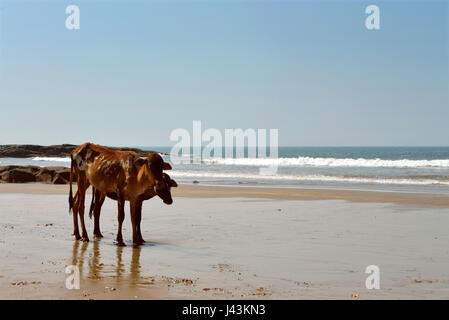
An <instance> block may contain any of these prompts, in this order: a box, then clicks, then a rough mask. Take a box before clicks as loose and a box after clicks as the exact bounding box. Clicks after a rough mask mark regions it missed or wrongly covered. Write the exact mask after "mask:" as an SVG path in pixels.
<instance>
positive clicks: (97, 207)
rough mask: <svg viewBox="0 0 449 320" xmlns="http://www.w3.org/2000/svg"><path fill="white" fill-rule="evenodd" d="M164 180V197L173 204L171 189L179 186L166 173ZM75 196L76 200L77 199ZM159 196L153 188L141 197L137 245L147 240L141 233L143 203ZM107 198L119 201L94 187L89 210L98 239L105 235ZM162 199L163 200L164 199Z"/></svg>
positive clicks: (110, 194) (138, 209) (114, 195)
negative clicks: (102, 219) (103, 212)
mask: <svg viewBox="0 0 449 320" xmlns="http://www.w3.org/2000/svg"><path fill="white" fill-rule="evenodd" d="M162 175H163V179H164V181H165V183H166V185H167V187H168V188H167V192H168V194H167V195H164V198H165V199H167V200H168V202H171V200H170V199H171V191H170V189H171V188H176V187H177V186H178V184H177V183H176V181H175V180H173V179H171V178H170V176H169V175H168V174H166V173H165V172H164V173H163V174H162ZM76 196H77V195H76V194H75V198H76ZM155 196H157V194H156V193H155V191H154V189H153V188H149V189H147V190H146V191H145V193H144V194H142V195H140V196H139V201H138V203H137V206H136V232H137V243H136V244H143V243H145V240H143V237H142V233H141V231H140V221H141V218H142V203H143V201H145V200H149V199H151V198H153V197H155ZM106 197H108V198H110V199H112V200H117V193H114V192H108V193H106V194H105V193H102V192H100V191H99V190H96V189H95V188H94V187H92V201H91V204H90V208H89V218H91V219H92V216H94V236H95V237H97V238H103V235H102V234H101V231H100V214H101V207H102V206H103V203H104V200H105V199H106ZM164 198H161V199H164Z"/></svg>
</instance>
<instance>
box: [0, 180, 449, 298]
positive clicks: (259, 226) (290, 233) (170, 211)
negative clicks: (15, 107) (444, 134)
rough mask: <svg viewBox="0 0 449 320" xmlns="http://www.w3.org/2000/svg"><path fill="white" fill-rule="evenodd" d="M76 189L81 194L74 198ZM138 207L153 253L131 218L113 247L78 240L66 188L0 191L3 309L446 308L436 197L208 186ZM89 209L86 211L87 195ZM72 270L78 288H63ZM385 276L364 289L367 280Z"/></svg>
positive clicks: (441, 207)
mask: <svg viewBox="0 0 449 320" xmlns="http://www.w3.org/2000/svg"><path fill="white" fill-rule="evenodd" d="M75 188H76V187H75ZM172 191H173V197H174V203H173V204H172V205H170V206H167V205H164V204H163V203H162V201H161V200H160V199H159V198H154V199H152V200H149V201H146V202H145V203H144V206H143V214H142V216H143V218H142V234H143V237H144V239H145V240H146V243H145V244H144V245H142V246H140V247H133V246H132V243H131V227H130V226H131V223H130V221H129V211H128V207H127V208H126V217H125V223H124V229H123V232H124V233H123V236H124V240H125V243H126V244H127V246H126V247H118V246H116V245H114V238H115V234H116V231H117V222H116V220H117V213H116V212H117V207H116V203H115V202H114V201H112V200H106V201H105V204H104V206H103V209H102V216H101V229H102V233H103V235H104V238H102V239H101V240H94V239H93V236H92V231H93V221H92V220H90V219H89V218H88V217H87V214H86V227H87V229H88V232H89V236H90V238H91V241H90V242H89V243H83V242H80V241H75V240H74V238H73V236H72V235H71V233H72V230H73V224H72V217H71V215H69V213H68V203H67V195H68V186H67V185H45V184H0V218H1V220H0V226H1V234H0V247H1V250H0V257H1V260H2V261H4V263H2V266H1V269H0V283H1V286H0V288H1V289H0V298H1V299H203V298H204V299H233V298H234V299H237V298H239V299H441V298H442V299H444V298H446V299H447V298H449V249H448V246H447V244H448V243H449V234H448V232H447V226H448V224H449V214H448V213H449V198H448V197H447V196H446V195H438V194H430V193H410V192H408V193H405V192H385V191H378V192H376V191H365V190H332V189H299V188H265V187H263V188H262V187H235V186H223V187H220V186H204V185H187V184H182V185H180V186H179V187H178V188H176V189H173V190H172ZM88 193H89V195H88V197H87V199H86V203H88V202H89V201H90V191H89V192H88ZM69 265H73V266H76V267H77V268H78V269H79V274H80V289H79V290H77V289H73V290H69V289H67V287H66V279H67V277H68V276H69V275H68V274H66V273H65V271H66V267H67V266H69ZM369 265H376V266H378V267H379V270H380V289H367V288H366V286H365V280H366V278H367V277H368V276H369V274H367V273H365V269H366V267H367V266H369Z"/></svg>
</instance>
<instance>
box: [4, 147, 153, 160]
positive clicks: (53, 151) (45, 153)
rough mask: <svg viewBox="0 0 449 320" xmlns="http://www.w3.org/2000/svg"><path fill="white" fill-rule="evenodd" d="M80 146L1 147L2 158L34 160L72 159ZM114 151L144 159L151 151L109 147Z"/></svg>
mask: <svg viewBox="0 0 449 320" xmlns="http://www.w3.org/2000/svg"><path fill="white" fill-rule="evenodd" d="M77 146H78V145H75V144H59V145H52V146H40V145H35V144H4V145H0V158H32V157H61V158H62V157H70V153H71V152H72V150H73V149H75V148H76V147H77ZM108 148H110V149H112V150H123V151H134V152H136V153H137V154H138V155H140V156H142V157H144V156H146V155H147V154H148V152H150V151H144V150H141V149H138V148H117V147H108Z"/></svg>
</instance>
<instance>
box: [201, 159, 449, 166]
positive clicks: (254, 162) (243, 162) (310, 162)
mask: <svg viewBox="0 0 449 320" xmlns="http://www.w3.org/2000/svg"><path fill="white" fill-rule="evenodd" d="M203 162H204V163H211V164H222V165H240V166H276V165H277V166H280V167H372V168H379V167H383V168H449V159H436V160H409V159H402V160H385V159H364V158H359V159H351V158H343V159H339V158H312V157H298V158H237V159H233V158H223V159H205V160H204V159H203Z"/></svg>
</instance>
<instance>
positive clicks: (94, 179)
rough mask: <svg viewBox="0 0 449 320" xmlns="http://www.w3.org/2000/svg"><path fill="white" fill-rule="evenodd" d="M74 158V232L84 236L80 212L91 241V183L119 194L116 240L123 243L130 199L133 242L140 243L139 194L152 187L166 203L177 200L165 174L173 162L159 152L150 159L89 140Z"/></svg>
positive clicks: (104, 191)
mask: <svg viewBox="0 0 449 320" xmlns="http://www.w3.org/2000/svg"><path fill="white" fill-rule="evenodd" d="M71 159H72V161H71V170H70V193H69V206H70V209H72V208H73V222H74V232H73V234H74V235H75V237H76V238H77V239H80V238H81V237H80V234H79V230H78V221H77V216H78V214H79V216H80V222H81V230H82V240H83V241H89V237H88V235H87V231H86V227H85V224H84V202H85V196H86V190H87V188H89V186H90V185H92V186H93V187H94V188H95V189H96V190H98V191H99V192H102V193H105V194H107V193H115V194H116V195H117V202H118V232H117V238H116V241H117V243H118V244H119V245H124V242H123V237H122V224H123V220H124V218H125V209H124V207H125V201H126V200H127V201H129V202H130V209H131V223H132V227H133V242H135V243H139V242H140V240H141V239H138V236H137V234H138V233H137V229H138V228H137V225H136V222H137V216H136V212H137V209H138V206H139V201H140V198H139V196H140V195H143V194H144V193H145V192H146V190H147V189H150V188H151V189H153V190H154V192H155V193H156V194H157V195H159V196H160V197H161V198H162V199H163V201H164V202H165V203H166V204H171V203H172V202H173V200H172V199H171V195H170V194H169V192H167V189H168V186H167V184H166V182H165V181H164V179H163V175H162V170H164V169H165V170H170V169H171V166H170V164H168V163H166V162H164V161H163V159H162V157H161V156H160V155H159V154H157V153H155V152H151V153H149V154H148V157H147V158H146V159H142V158H140V157H139V156H138V154H137V153H135V152H133V151H115V150H110V149H108V148H105V147H102V146H99V145H95V144H91V143H85V144H83V145H81V146H79V147H78V148H76V149H75V150H73V151H72V153H71ZM73 171H75V174H76V177H77V184H78V191H77V196H76V198H75V199H74V198H73V196H72V181H73V178H72V177H73ZM139 223H140V221H139ZM139 229H140V226H139Z"/></svg>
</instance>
